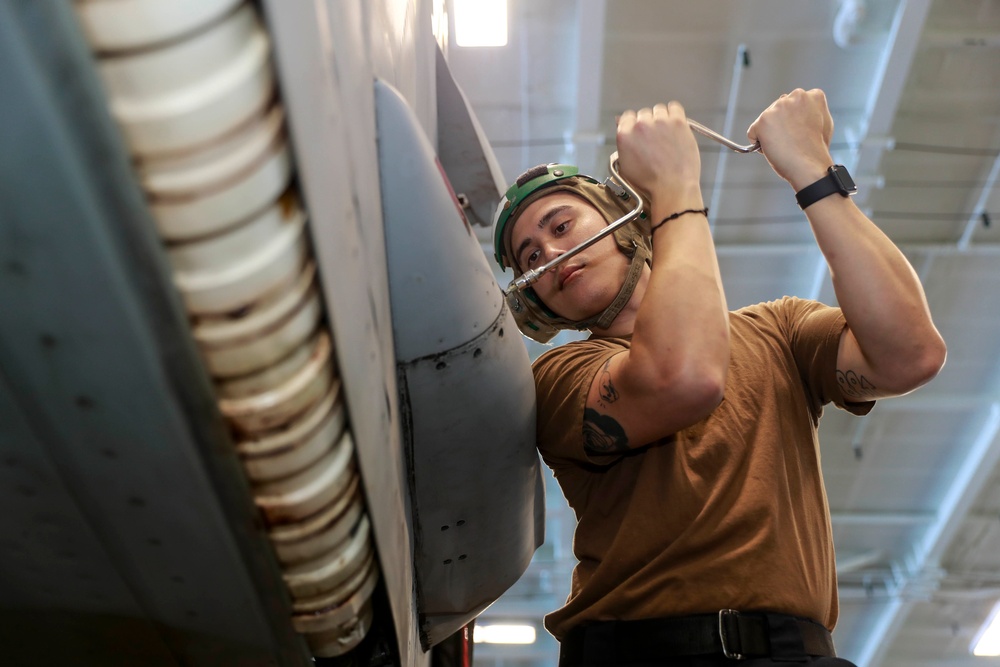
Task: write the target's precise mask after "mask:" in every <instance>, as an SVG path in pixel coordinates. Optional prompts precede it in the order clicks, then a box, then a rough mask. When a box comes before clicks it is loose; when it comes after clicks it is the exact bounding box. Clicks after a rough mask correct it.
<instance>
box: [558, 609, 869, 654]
mask: <svg viewBox="0 0 1000 667" xmlns="http://www.w3.org/2000/svg"><path fill="white" fill-rule="evenodd" d="M727 653H729V654H730V655H727ZM834 655H835V652H834V647H833V642H832V640H831V638H830V633H829V632H827V630H826V628H823V627H822V626H821V625H820V624H818V623H816V622H814V621H810V620H809V619H802V618H796V617H792V616H787V615H784V614H774V613H767V612H751V613H739V612H732V611H726V612H720V613H719V614H700V615H696V616H685V617H679V618H663V619H645V620H639V621H604V622H598V623H591V624H587V625H584V626H581V627H577V628H574V629H573V630H571V631H570V633H569V634H568V635H567V636H566V637H564V638H563V643H562V645H561V646H560V654H559V667H737V666H738V667H799V666H803V667H856V666H855V665H853V664H852V663H851V662H849V661H847V660H844V659H842V658H836V657H833V656H834ZM736 657H738V658H741V659H735V658H736Z"/></svg>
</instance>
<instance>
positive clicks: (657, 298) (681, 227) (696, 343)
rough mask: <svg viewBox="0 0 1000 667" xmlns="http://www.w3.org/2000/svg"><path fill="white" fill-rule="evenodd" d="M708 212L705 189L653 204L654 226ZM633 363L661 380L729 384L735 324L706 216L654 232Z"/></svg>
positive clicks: (634, 338) (708, 384) (692, 217)
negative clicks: (674, 215)
mask: <svg viewBox="0 0 1000 667" xmlns="http://www.w3.org/2000/svg"><path fill="white" fill-rule="evenodd" d="M703 207H704V204H703V201H702V197H701V192H700V189H699V188H697V187H692V188H691V189H690V190H689V191H688V192H685V193H683V194H682V195H681V196H671V197H669V198H666V199H662V200H659V201H658V200H656V199H654V200H653V207H652V215H653V218H652V219H653V221H654V223H655V222H658V221H660V220H662V219H664V218H665V217H667V216H669V215H671V214H672V213H676V212H678V211H683V210H687V209H693V210H698V209H701V208H703ZM632 356H633V361H634V362H635V363H636V364H637V365H639V366H641V367H646V368H656V369H658V374H659V377H660V378H661V379H667V380H668V381H669V379H671V378H677V377H680V378H686V380H687V381H693V382H694V383H695V384H698V383H699V382H702V381H704V382H705V384H706V385H707V386H708V387H709V388H711V387H712V386H714V385H719V386H720V388H721V385H724V382H725V375H726V372H727V370H728V365H729V319H728V310H727V307H726V298H725V293H724V291H723V287H722V279H721V276H720V273H719V265H718V260H717V258H716V252H715V245H714V242H713V240H712V234H711V230H710V228H709V225H708V220H707V218H706V216H704V215H701V214H697V213H688V214H685V215H682V216H680V217H678V218H677V219H675V220H671V221H669V222H667V223H665V224H663V225H662V226H660V227H659V228H658V229H657V230H656V231H655V232H654V233H653V269H652V271H651V273H650V278H649V286H648V288H647V291H646V294H645V297H644V299H643V302H642V305H641V306H640V308H639V312H638V314H637V316H636V323H635V331H634V334H633V339H632Z"/></svg>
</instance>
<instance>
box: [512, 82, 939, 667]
mask: <svg viewBox="0 0 1000 667" xmlns="http://www.w3.org/2000/svg"><path fill="white" fill-rule="evenodd" d="M832 133H833V121H832V118H831V116H830V112H829V110H828V107H827V103H826V98H825V96H824V94H823V92H822V91H820V90H811V91H808V92H807V91H804V90H796V91H794V92H792V93H789V94H787V95H782V96H781V98H779V99H778V100H777V101H775V102H774V104H772V105H771V106H770V107H769V108H768V109H767V110H765V111H764V112H763V113H762V114H761V115H760V116H759V117H758V118H757V120H756V121H755V122H754V123H753V124H752V125H751V126H750V129H749V131H748V136H749V138H750V140H751V141H755V142H759V143H760V146H761V150H762V152H763V154H764V155H765V156H766V158H767V160H768V162H769V163H770V165H771V167H772V168H773V169H774V171H775V172H776V173H777V174H778V175H779V176H781V177H782V178H783V179H785V180H786V181H787V182H788V183H789V184H790V185H791V186H792V188H793V190H794V191H795V193H796V195H797V198H798V201H799V203H800V205H801V206H802V207H803V209H804V211H805V214H806V217H807V218H808V220H809V224H810V225H811V227H812V230H813V233H814V235H815V237H816V240H817V243H818V244H819V247H820V249H821V250H822V252H823V254H824V256H825V257H826V260H827V262H828V264H829V266H830V271H831V274H832V277H833V283H834V287H835V290H836V294H837V300H838V302H839V305H840V308H830V307H827V306H824V305H822V304H819V303H816V302H812V301H804V300H800V299H794V298H788V297H786V298H785V299H782V300H779V301H776V302H771V303H767V304H758V305H756V306H751V307H748V308H743V309H740V310H738V311H735V312H732V313H730V312H728V311H727V307H726V300H725V295H724V292H723V287H722V282H721V279H720V275H719V268H718V263H717V261H716V256H715V249H714V245H713V242H712V237H711V234H710V230H709V226H708V222H707V210H706V209H705V205H704V201H703V198H702V194H701V190H700V187H699V179H700V175H701V165H700V157H699V153H698V147H697V144H696V142H695V139H694V136H693V135H692V133H691V130H690V129H689V127H688V125H687V121H686V118H685V115H684V109H683V108H682V107H681V105H680V104H678V103H676V102H671V103H670V104H667V105H662V104H661V105H657V106H655V107H653V108H652V109H642V110H640V111H638V112H633V111H627V112H625V113H624V114H623V115H622V116H621V117H620V120H619V123H618V135H617V141H618V151H619V166H620V171H621V174H622V176H623V177H624V178H626V179H627V180H628V181H629V182H630V183H631V184H632V185H633V186H634V187H635V188H637V190H638V191H640V192H642V193H643V194H644V197H645V198H646V199H647V205H646V211H647V212H648V219H649V222H650V223H651V229H652V231H651V233H647V234H643V233H641V232H639V231H637V230H636V229H635V228H633V229H632V230H631V231H628V232H624V233H621V234H619V233H618V232H616V233H615V234H613V235H609V236H607V237H605V238H603V239H602V240H601V241H598V242H597V243H595V244H594V245H592V246H590V247H589V248H587V249H586V250H584V251H583V252H581V253H580V254H578V255H576V256H574V257H572V258H571V259H569V260H568V261H567V262H565V263H563V264H561V265H559V266H558V267H556V268H555V269H553V270H551V271H550V272H547V273H546V274H544V275H543V276H542V277H541V278H540V279H539V280H538V282H536V283H535V284H534V285H533V286H532V288H531V291H529V292H528V293H527V294H525V295H524V296H525V299H524V303H525V305H526V306H527V308H528V311H529V312H528V313H527V316H526V315H525V313H521V317H520V318H519V324H522V331H525V332H526V333H528V334H529V335H532V334H533V333H537V331H538V329H539V326H538V325H537V322H541V323H542V324H543V325H545V326H554V327H557V328H558V327H562V328H566V327H578V328H589V329H590V330H591V332H592V335H591V337H590V338H589V339H588V340H586V341H578V342H574V343H570V344H568V345H565V346H562V347H558V348H555V349H553V350H550V351H548V352H546V353H545V354H544V355H542V356H541V357H540V358H539V359H538V360H537V361H536V362H535V364H534V373H535V379H536V385H537V395H538V447H539V450H540V452H541V454H542V456H543V458H544V460H545V461H546V463H547V464H548V465H549V466H550V467H551V468H552V469H553V472H554V473H555V477H556V479H557V480H558V482H559V484H560V486H561V487H562V490H563V492H564V494H565V496H566V498H567V500H568V502H569V504H570V506H571V507H572V508H573V510H574V511H575V513H576V516H577V520H578V524H577V528H576V533H575V537H574V552H575V554H576V556H577V558H578V559H579V561H580V562H579V565H578V566H577V567H576V569H575V571H574V573H573V581H572V592H571V595H570V597H569V599H568V600H567V603H566V605H565V606H564V607H563V608H562V609H559V610H557V611H555V612H553V613H552V614H549V615H548V616H547V617H546V627H547V629H548V630H549V631H550V632H551V633H552V634H553V635H554V636H555V637H556V638H557V639H559V640H560V642H561V664H562V665H566V666H568V665H601V664H604V665H606V664H622V665H624V664H628V665H664V664H669V665H689V666H695V665H698V666H701V665H716V664H719V665H721V664H731V658H732V657H735V656H737V655H739V656H742V657H748V658H752V660H749V661H748V662H746V663H745V664H747V665H753V666H754V667H757V666H759V665H772V664H778V663H779V662H780V664H783V665H787V664H788V662H789V661H793V662H799V663H804V664H811V665H816V666H817V667H818V666H819V665H834V664H840V665H843V664H849V663H846V661H842V660H839V659H836V658H833V657H831V656H833V655H834V651H833V645H832V641H831V639H830V634H829V631H830V630H832V629H833V627H834V625H835V623H836V620H837V615H838V601H837V590H836V571H835V560H834V553H833V544H832V536H831V529H830V520H829V510H828V507H827V503H826V495H825V491H824V488H823V483H822V479H821V472H820V464H819V445H818V439H817V434H816V429H817V426H818V423H819V418H820V415H821V414H822V411H823V406H824V405H825V404H827V403H831V402H832V403H834V404H835V405H836V406H837V407H839V408H843V409H846V410H848V411H850V412H853V413H855V414H866V413H867V412H868V411H869V410H871V408H872V406H873V405H874V401H875V400H876V399H878V398H883V397H889V396H894V395H899V394H904V393H906V392H909V391H912V390H913V389H915V388H917V387H919V386H920V385H922V384H924V383H925V382H927V381H929V380H930V379H931V378H933V377H934V376H935V375H936V374H937V372H938V371H939V370H940V368H941V367H942V365H943V364H944V360H945V353H946V352H945V344H944V341H943V340H942V339H941V337H940V335H939V334H938V332H937V330H936V328H935V327H934V324H933V323H932V321H931V316H930V312H929V310H928V307H927V303H926V299H925V296H924V293H923V289H922V287H921V285H920V282H919V280H918V278H917V277H916V275H915V273H914V271H913V269H912V267H911V266H910V265H909V263H908V262H907V261H906V259H905V257H904V256H903V254H902V253H901V252H900V251H899V250H898V249H897V248H896V247H895V246H894V245H893V244H892V242H891V241H890V240H889V239H888V238H887V237H886V236H885V235H884V234H883V233H882V232H881V231H880V230H879V229H878V227H876V226H875V225H874V224H873V223H872V222H871V221H870V220H868V219H867V218H866V217H865V215H864V214H863V213H862V212H861V211H860V210H859V209H858V208H857V207H856V206H855V205H854V203H853V202H852V200H851V199H850V198H849V197H847V187H846V186H844V185H843V180H845V179H844V178H843V177H842V174H841V171H842V168H837V169H834V168H832V167H831V165H833V160H832V158H831V155H830V152H829V143H830V138H831V136H832ZM835 171H836V172H837V173H833V172H835ZM846 180H848V182H849V178H848V179H846ZM619 202H620V200H618V198H617V197H615V196H614V195H613V194H612V193H610V192H608V191H607V190H606V189H605V188H604V186H600V185H598V184H597V183H596V182H595V181H593V180H591V179H587V178H585V177H580V176H578V175H574V173H573V170H572V169H571V168H569V167H567V166H566V165H555V166H546V167H541V168H536V169H535V170H531V171H529V172H526V174H525V175H524V176H522V177H521V178H520V179H518V182H517V183H515V185H514V186H512V187H511V189H510V190H509V191H508V193H507V199H506V202H504V203H503V204H502V206H501V208H500V209H499V210H498V217H497V221H496V229H495V236H494V238H495V245H496V252H497V257H498V261H500V262H501V265H502V266H506V265H510V266H512V267H513V269H514V271H515V273H516V274H518V275H520V274H521V273H523V272H525V271H526V270H529V269H533V268H538V267H540V266H543V265H544V264H545V263H546V262H548V261H550V260H552V259H553V258H554V257H557V256H559V255H561V254H563V253H565V252H566V251H568V250H569V249H571V248H573V247H575V246H576V245H577V244H579V243H580V242H581V241H584V240H586V239H588V238H590V237H591V236H593V234H594V233H595V232H597V231H598V230H599V229H601V228H602V226H604V225H607V224H608V222H609V221H610V220H613V219H614V218H615V217H618V216H620V215H621V213H620V211H622V210H624V209H623V208H622V206H623V205H622V204H620V203H619ZM626 208H627V205H626ZM616 211H618V213H616ZM650 248H651V260H650V261H648V262H647V261H645V258H646V257H647V256H648V255H647V252H648V251H649V250H650ZM533 319H534V320H535V322H533ZM525 323H526V324H527V326H524V324H525ZM730 610H735V611H730Z"/></svg>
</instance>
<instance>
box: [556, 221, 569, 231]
mask: <svg viewBox="0 0 1000 667" xmlns="http://www.w3.org/2000/svg"><path fill="white" fill-rule="evenodd" d="M567 227H569V220H567V221H566V222H560V223H559V224H558V225H556V226H555V229H554V231H555V233H556V234H562V233H563V232H565V231H566V228H567Z"/></svg>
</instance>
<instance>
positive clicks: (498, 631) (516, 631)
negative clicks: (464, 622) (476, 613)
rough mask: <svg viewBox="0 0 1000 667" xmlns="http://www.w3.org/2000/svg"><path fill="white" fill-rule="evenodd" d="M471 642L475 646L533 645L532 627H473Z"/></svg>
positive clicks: (533, 629) (533, 627)
mask: <svg viewBox="0 0 1000 667" xmlns="http://www.w3.org/2000/svg"><path fill="white" fill-rule="evenodd" d="M472 641H473V642H475V643H476V644H534V643H535V626H533V625H499V624H497V625H475V626H473V629H472Z"/></svg>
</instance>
